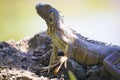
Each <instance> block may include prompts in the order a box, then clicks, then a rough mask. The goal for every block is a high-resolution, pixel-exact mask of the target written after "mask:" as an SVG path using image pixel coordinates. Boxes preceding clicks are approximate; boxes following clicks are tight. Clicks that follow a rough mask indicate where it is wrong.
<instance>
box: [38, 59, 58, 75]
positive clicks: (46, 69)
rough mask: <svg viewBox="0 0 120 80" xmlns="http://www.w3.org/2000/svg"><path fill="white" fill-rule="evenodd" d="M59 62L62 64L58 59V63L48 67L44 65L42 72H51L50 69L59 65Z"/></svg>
mask: <svg viewBox="0 0 120 80" xmlns="http://www.w3.org/2000/svg"><path fill="white" fill-rule="evenodd" d="M58 64H60V61H58V62H57V63H55V64H53V65H49V66H47V67H42V68H41V69H40V70H41V72H45V71H48V73H50V69H51V68H53V67H55V66H57V65H58Z"/></svg>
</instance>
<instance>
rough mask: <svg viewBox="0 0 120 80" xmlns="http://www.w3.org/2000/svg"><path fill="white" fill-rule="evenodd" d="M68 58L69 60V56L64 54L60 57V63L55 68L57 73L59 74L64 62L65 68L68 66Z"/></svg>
mask: <svg viewBox="0 0 120 80" xmlns="http://www.w3.org/2000/svg"><path fill="white" fill-rule="evenodd" d="M67 60H68V57H67V56H62V57H61V58H60V65H59V66H58V67H57V68H56V69H55V74H57V73H58V72H59V70H60V68H61V66H62V65H63V64H64V66H65V68H66V67H67Z"/></svg>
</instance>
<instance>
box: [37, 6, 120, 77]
mask: <svg viewBox="0 0 120 80" xmlns="http://www.w3.org/2000/svg"><path fill="white" fill-rule="evenodd" d="M36 10H37V13H38V14H39V15H40V16H41V17H42V18H43V19H44V20H45V21H46V24H47V26H48V29H47V34H48V35H49V36H50V37H51V39H52V43H53V53H52V55H51V58H50V64H49V66H48V67H44V69H49V70H50V68H52V67H54V66H56V65H58V64H59V63H62V62H65V63H66V61H67V59H69V58H72V59H74V60H75V61H77V62H79V63H82V64H84V65H92V64H100V63H102V64H103V65H104V66H105V68H106V69H107V70H108V71H109V72H110V73H111V75H113V76H114V77H117V78H120V70H119V69H117V68H116V67H115V64H117V63H118V62H120V47H118V46H111V45H105V44H103V43H101V42H97V41H93V42H91V41H89V40H85V39H83V38H80V37H78V36H77V35H76V34H75V33H74V32H73V31H71V30H69V29H68V28H67V27H66V26H65V25H64V24H63V21H62V19H61V17H60V15H59V12H58V11H57V10H56V9H55V8H53V7H52V6H50V5H48V4H38V5H37V6H36ZM59 49H60V50H62V51H63V52H64V57H63V58H61V61H58V60H57V53H58V50H59ZM56 61H58V62H57V63H56Z"/></svg>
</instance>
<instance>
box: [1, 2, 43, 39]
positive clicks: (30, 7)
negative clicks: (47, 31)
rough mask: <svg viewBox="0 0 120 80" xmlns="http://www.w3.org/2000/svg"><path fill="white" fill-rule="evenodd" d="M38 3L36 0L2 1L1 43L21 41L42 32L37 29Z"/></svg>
mask: <svg viewBox="0 0 120 80" xmlns="http://www.w3.org/2000/svg"><path fill="white" fill-rule="evenodd" d="M36 3H37V1H34V0H0V41H4V40H9V39H14V40H19V39H20V38H23V37H25V36H32V35H33V34H36V33H38V32H40V31H41V30H40V28H39V29H36V28H37V27H35V26H36V24H35V23H36V19H35V18H36V17H38V16H37V14H36V11H35V5H36ZM38 21H39V20H38ZM37 23H38V24H40V22H37Z"/></svg>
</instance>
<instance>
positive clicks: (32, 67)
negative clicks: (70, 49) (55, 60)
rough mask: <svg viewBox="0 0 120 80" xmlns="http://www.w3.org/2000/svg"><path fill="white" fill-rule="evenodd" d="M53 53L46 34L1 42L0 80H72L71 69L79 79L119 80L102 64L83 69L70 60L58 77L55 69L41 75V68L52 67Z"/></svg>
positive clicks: (83, 67) (119, 65) (82, 66)
mask: <svg viewBox="0 0 120 80" xmlns="http://www.w3.org/2000/svg"><path fill="white" fill-rule="evenodd" d="M51 53H52V43H51V39H50V37H48V36H47V35H46V34H45V32H41V33H39V34H36V35H35V36H34V37H31V38H24V39H21V40H20V41H18V42H15V41H14V40H9V41H6V42H0V80H70V79H69V76H68V70H70V71H71V72H72V73H73V74H74V75H75V77H76V78H77V80H116V79H115V78H113V77H112V76H111V75H110V74H109V73H108V72H107V70H106V69H105V68H104V67H103V66H102V65H94V66H84V65H80V64H78V63H77V62H75V61H74V60H71V59H70V60H69V61H68V64H67V69H66V68H64V66H62V68H61V69H60V71H59V73H58V74H56V75H54V70H55V68H54V69H52V70H51V71H50V73H48V72H42V71H41V70H40V68H41V67H43V66H47V65H48V64H49V59H50V55H51ZM117 66H118V67H119V68H120V64H118V65H117Z"/></svg>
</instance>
